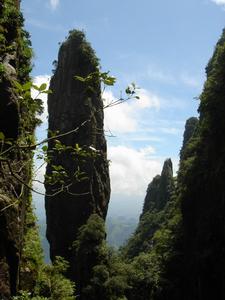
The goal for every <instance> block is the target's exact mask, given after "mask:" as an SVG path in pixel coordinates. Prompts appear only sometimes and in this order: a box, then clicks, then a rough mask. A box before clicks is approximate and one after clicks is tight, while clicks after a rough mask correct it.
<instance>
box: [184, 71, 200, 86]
mask: <svg viewBox="0 0 225 300" xmlns="http://www.w3.org/2000/svg"><path fill="white" fill-rule="evenodd" d="M180 80H181V82H182V83H184V84H185V85H187V86H190V87H193V88H198V87H201V80H200V79H199V78H196V77H194V76H192V75H190V74H187V73H183V74H181V75H180Z"/></svg>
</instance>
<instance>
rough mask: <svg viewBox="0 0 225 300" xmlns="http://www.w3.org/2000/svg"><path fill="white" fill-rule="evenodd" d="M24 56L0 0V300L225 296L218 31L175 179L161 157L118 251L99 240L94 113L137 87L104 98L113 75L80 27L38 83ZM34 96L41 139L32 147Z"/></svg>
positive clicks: (103, 187)
mask: <svg viewBox="0 0 225 300" xmlns="http://www.w3.org/2000/svg"><path fill="white" fill-rule="evenodd" d="M32 57H33V49H32V36H30V34H29V33H28V32H27V31H26V30H25V28H24V18H23V15H22V13H21V9H20V1H18V0H0V299H1V300H9V299H11V300H29V299H30V300H45V299H51V300H72V299H80V300H207V299H218V300H220V299H221V300H223V299H225V185H224V180H225V139H224V131H225V30H223V32H222V34H221V37H220V38H219V40H218V42H217V44H216V45H215V49H214V52H213V53H212V57H211V58H210V59H209V62H208V65H207V66H206V69H205V72H206V80H205V83H204V87H203V90H202V92H201V94H200V96H199V97H198V101H199V102H198V103H199V107H198V117H193V116H190V117H189V118H188V119H187V120H186V124H185V130H184V133H183V144H182V145H180V154H179V155H180V156H179V168H178V172H177V174H174V171H173V162H172V160H171V159H170V158H168V159H166V160H165V161H164V164H163V167H162V170H161V173H160V174H158V175H156V176H155V177H154V178H153V180H152V181H151V182H150V183H149V185H148V186H147V187H146V188H147V191H146V196H145V199H143V200H144V202H143V208H142V212H141V214H140V217H139V222H138V225H137V227H136V228H135V230H134V232H133V233H132V234H131V232H132V229H133V228H131V229H130V230H131V231H130V232H129V234H131V235H130V237H129V239H128V240H127V242H126V243H124V244H123V245H122V246H120V247H117V248H113V247H111V246H110V245H109V244H108V242H107V241H106V237H107V233H106V224H105V223H106V217H107V212H108V206H109V203H110V193H111V186H110V173H109V166H110V161H109V159H108V156H107V142H106V134H105V131H104V112H105V110H106V109H109V110H110V109H111V107H114V106H118V107H120V106H122V105H124V103H127V102H128V101H141V97H140V96H139V95H138V87H137V86H136V85H135V84H134V83H131V84H130V85H129V86H128V87H127V88H126V89H125V91H124V93H123V95H121V97H120V98H118V99H114V100H112V101H111V102H109V103H105V102H104V101H103V99H102V93H103V92H102V90H103V89H105V88H107V87H111V86H113V85H114V84H115V81H116V78H114V77H113V76H111V74H110V73H109V72H102V70H101V68H100V60H99V59H98V58H97V56H96V53H95V50H94V49H93V48H92V46H91V44H90V43H89V42H88V41H87V38H86V36H85V33H84V32H83V31H81V30H77V29H71V30H70V31H69V33H68V36H67V37H66V39H65V40H64V41H63V42H62V43H60V45H59V52H58V59H57V60H56V61H55V62H54V70H53V74H52V77H51V80H50V86H49V88H48V86H47V84H45V83H44V84H41V85H40V86H38V85H35V84H34V83H33V81H32V77H31V70H32ZM202 72H204V70H202ZM31 90H35V91H36V95H37V96H36V97H33V96H32V92H31ZM43 94H44V95H47V97H48V136H47V138H45V139H43V140H41V141H38V140H37V138H36V137H35V129H36V128H37V127H38V126H39V125H40V124H41V115H42V113H43V111H44V107H43V102H42V100H41V95H43ZM37 158H39V159H42V160H44V162H45V163H46V165H47V167H46V174H45V179H44V185H45V191H46V192H45V194H44V195H43V196H44V197H45V210H46V224H47V229H46V237H47V240H48V242H49V245H50V253H49V255H50V259H51V263H49V264H47V263H46V262H45V261H44V253H43V249H42V246H41V240H40V234H39V230H38V223H37V218H36V216H35V213H34V208H33V199H32V198H33V195H34V193H40V192H38V191H37V190H36V189H35V185H34V184H33V183H32V182H33V180H34V175H35V166H34V160H35V159H37ZM40 194H41V193H40ZM128 224H129V223H128ZM109 226H113V224H112V223H111V225H110V223H109ZM129 226H130V227H132V223H131V225H129ZM126 230H128V229H126ZM121 239H122V238H121ZM120 244H121V243H119V245H120ZM117 246H118V245H117Z"/></svg>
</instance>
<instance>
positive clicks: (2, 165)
mask: <svg viewBox="0 0 225 300" xmlns="http://www.w3.org/2000/svg"><path fill="white" fill-rule="evenodd" d="M18 8H19V1H18V0H5V1H0V41H1V42H0V132H1V138H0V145H1V150H0V298H1V299H10V296H11V295H14V294H16V292H17V290H18V287H19V286H20V288H25V287H24V286H23V284H22V282H21V280H20V279H21V277H22V276H25V274H27V273H28V277H29V278H30V279H31V281H33V279H34V277H33V271H32V269H31V268H25V266H24V265H23V264H22V261H23V260H25V259H26V260H27V261H28V260H29V259H27V258H25V256H24V252H23V246H24V241H25V239H26V242H28V240H27V238H26V234H27V232H28V231H29V229H28V226H27V225H28V223H29V228H35V224H34V222H32V224H31V222H28V217H27V211H28V210H29V211H30V214H31V199H30V190H29V189H28V188H27V187H26V185H29V184H30V181H31V173H32V172H31V168H32V156H33V155H32V152H31V150H29V149H27V150H26V151H23V150H21V149H20V148H19V147H18V146H15V145H18V144H23V145H25V144H26V142H27V138H30V140H32V139H33V133H34V128H35V125H36V124H37V119H36V116H35V113H36V112H35V110H32V107H31V106H30V105H29V104H28V101H29V103H31V99H30V98H29V97H28V98H29V100H28V98H27V99H23V100H22V99H21V97H20V96H19V93H18V91H17V89H16V88H15V85H14V82H15V81H17V82H18V84H20V85H21V86H22V85H23V84H25V83H26V82H28V81H29V80H30V78H29V72H30V70H31V67H30V60H31V56H32V50H31V48H30V42H29V39H28V34H27V32H25V31H24V29H23V17H22V15H21V13H20V12H19V10H18ZM27 93H29V91H28V90H27ZM23 182H24V184H23ZM31 259H33V258H31ZM25 269H26V270H25ZM34 269H36V266H35V267H34ZM35 272H37V269H36V270H35ZM22 274H23V275H22ZM28 285H29V283H28ZM30 287H31V286H29V288H30Z"/></svg>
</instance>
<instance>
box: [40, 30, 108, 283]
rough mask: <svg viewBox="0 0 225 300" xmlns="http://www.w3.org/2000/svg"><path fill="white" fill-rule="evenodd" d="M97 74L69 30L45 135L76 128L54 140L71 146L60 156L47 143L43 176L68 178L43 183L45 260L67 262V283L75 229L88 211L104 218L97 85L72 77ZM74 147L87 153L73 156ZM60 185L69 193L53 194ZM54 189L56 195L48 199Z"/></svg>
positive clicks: (90, 54) (85, 46) (89, 53)
mask: <svg viewBox="0 0 225 300" xmlns="http://www.w3.org/2000/svg"><path fill="white" fill-rule="evenodd" d="M96 71H98V60H97V58H96V56H95V53H94V51H93V50H92V48H91V46H90V45H89V43H87V42H86V40H85V37H84V34H83V33H82V32H80V31H71V32H70V35H69V37H68V39H67V40H66V41H65V42H64V43H63V44H62V45H61V47H60V50H59V56H58V63H57V67H56V70H55V72H54V75H53V77H52V79H51V83H50V89H51V90H52V91H53V93H52V94H50V95H49V98H48V111H49V131H50V134H49V137H50V136H51V133H52V132H54V133H56V132H58V133H60V134H64V133H67V132H70V131H71V130H74V129H77V130H76V132H73V133H71V134H67V135H65V136H63V137H61V138H59V140H60V142H61V143H62V144H63V145H66V146H67V147H68V148H69V147H70V149H68V151H63V153H59V152H58V151H55V150H54V147H55V141H54V140H52V141H49V145H48V155H49V157H50V158H51V156H52V159H51V162H50V163H49V164H48V166H47V173H46V174H47V176H51V175H52V174H53V173H52V171H53V165H57V166H59V165H60V166H62V167H63V168H64V170H65V171H66V174H67V175H68V178H65V182H64V183H63V184H59V183H55V184H53V185H51V184H49V182H47V181H46V183H45V186H46V202H45V206H46V215H47V239H48V241H49V243H50V257H51V259H52V260H54V258H55V256H58V255H59V256H62V257H64V258H65V259H66V260H68V261H69V263H70V271H69V276H70V277H71V278H72V279H75V278H76V274H74V272H75V271H74V265H75V264H76V262H75V261H74V253H73V249H72V245H73V242H74V240H75V239H76V235H77V232H78V229H79V227H80V226H81V225H83V224H85V223H86V221H87V219H88V218H89V216H90V215H91V214H93V213H97V214H98V215H99V216H101V217H103V218H105V217H106V214H107V208H108V202H109V197H110V181H109V171H108V161H107V157H106V140H105V137H104V131H103V103H102V99H101V89H100V83H99V80H97V81H96V80H95V81H94V82H92V83H91V84H90V86H87V85H85V84H84V83H83V82H80V81H78V80H75V79H74V76H75V75H78V76H83V77H86V76H87V75H89V74H90V73H93V72H96ZM76 145H77V146H76ZM78 145H79V147H78ZM76 147H78V148H81V149H82V150H81V152H82V151H85V154H86V155H84V156H83V157H82V153H80V154H81V155H80V154H79V153H76V154H74V150H73V149H75V148H76ZM78 152H79V151H78ZM78 170H80V172H83V173H84V176H83V177H85V178H84V179H82V180H81V181H79V180H78V177H76V176H75V175H76V174H77V171H78ZM62 185H64V187H65V186H68V189H66V190H65V188H64V191H62V192H59V193H58V191H59V190H60V189H61V188H62ZM55 191H56V195H55V196H48V195H52V194H54V193H55Z"/></svg>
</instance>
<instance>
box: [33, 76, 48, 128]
mask: <svg viewBox="0 0 225 300" xmlns="http://www.w3.org/2000/svg"><path fill="white" fill-rule="evenodd" d="M49 81H50V76H49V75H39V76H36V77H34V78H33V83H34V84H35V85H37V86H40V85H41V84H42V83H46V84H47V89H48V88H49ZM31 95H32V97H33V99H35V97H37V95H38V91H36V90H34V89H32V90H31ZM38 98H39V99H41V100H42V101H43V107H44V112H43V114H42V115H41V116H40V119H41V120H42V122H43V123H46V122H47V116H48V107H47V98H48V96H47V94H41V95H39V96H38Z"/></svg>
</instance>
